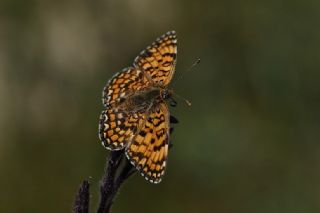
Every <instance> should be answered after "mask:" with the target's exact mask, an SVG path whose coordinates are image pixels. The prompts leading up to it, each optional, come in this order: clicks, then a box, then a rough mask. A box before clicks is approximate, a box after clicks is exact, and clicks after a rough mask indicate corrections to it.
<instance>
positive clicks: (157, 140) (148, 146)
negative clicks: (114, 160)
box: [126, 102, 170, 183]
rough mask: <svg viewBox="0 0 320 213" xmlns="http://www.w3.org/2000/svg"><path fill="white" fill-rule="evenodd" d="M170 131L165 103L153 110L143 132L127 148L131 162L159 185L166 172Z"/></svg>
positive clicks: (143, 127) (148, 115) (147, 177)
mask: <svg viewBox="0 0 320 213" xmlns="http://www.w3.org/2000/svg"><path fill="white" fill-rule="evenodd" d="M169 129H170V123H169V111H168V108H167V106H166V104H165V103H164V102H163V103H160V104H159V105H156V106H154V107H153V108H152V109H151V111H150V113H149V114H147V120H146V121H145V123H144V125H143V126H142V128H141V130H140V131H139V132H138V133H137V134H136V135H135V137H134V138H133V139H132V141H131V142H130V143H129V144H128V146H127V148H126V155H127V157H128V159H129V160H130V162H131V163H132V164H133V165H134V166H135V167H136V168H137V169H138V171H139V172H140V173H141V174H142V175H143V176H144V177H145V178H146V179H147V180H149V181H150V182H152V183H159V182H160V181H161V179H162V176H163V175H164V172H165V168H166V164H167V156H168V142H169Z"/></svg>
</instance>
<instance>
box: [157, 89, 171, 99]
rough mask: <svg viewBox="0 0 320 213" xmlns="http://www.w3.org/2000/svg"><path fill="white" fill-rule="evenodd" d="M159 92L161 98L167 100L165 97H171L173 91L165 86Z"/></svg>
mask: <svg viewBox="0 0 320 213" xmlns="http://www.w3.org/2000/svg"><path fill="white" fill-rule="evenodd" d="M160 94H161V97H162V99H163V100H167V99H170V98H172V96H173V91H172V90H170V89H167V88H165V89H162V90H161V92H160Z"/></svg>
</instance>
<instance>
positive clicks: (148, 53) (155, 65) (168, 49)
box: [134, 31, 177, 86]
mask: <svg viewBox="0 0 320 213" xmlns="http://www.w3.org/2000/svg"><path fill="white" fill-rule="evenodd" d="M176 57H177V36H176V33H175V32H174V31H170V32H168V33H166V34H164V35H163V36H161V37H160V38H158V39H157V40H156V41H155V42H153V43H152V44H151V45H150V46H149V47H147V48H146V49H145V50H143V51H142V52H141V53H140V55H139V56H138V57H137V58H136V59H135V61H134V65H135V67H137V68H138V69H141V70H143V71H145V72H146V73H147V74H148V75H149V76H150V77H151V79H152V80H153V81H154V82H155V83H156V84H158V85H164V86H166V85H168V84H169V83H170V81H171V79H172V77H173V73H174V68H175V64H176Z"/></svg>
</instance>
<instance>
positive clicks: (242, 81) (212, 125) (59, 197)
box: [0, 0, 320, 213]
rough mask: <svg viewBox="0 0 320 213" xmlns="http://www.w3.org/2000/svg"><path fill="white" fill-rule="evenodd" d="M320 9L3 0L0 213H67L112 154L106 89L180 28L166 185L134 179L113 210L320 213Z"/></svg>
mask: <svg viewBox="0 0 320 213" xmlns="http://www.w3.org/2000/svg"><path fill="white" fill-rule="evenodd" d="M319 20H320V2H319V1H318V0H306V1H279V0H271V1H267V0H264V1H253V0H251V1H250V0H247V1H236V0H227V1H211V0H200V1H192V0H176V1H171V0H162V1H150V0H126V1H116V0H98V1H89V0H80V1H79V0H78V1H76V0H68V1H49V0H29V1H25V0H24V1H23V0H2V1H1V2H0V171H1V174H0V188H1V192H0V212H27V213H28V212H41V213H42V212H46V213H51V212H52V213H56V212H70V211H71V209H72V204H73V201H74V196H75V193H76V192H77V190H78V186H79V184H80V183H81V181H82V180H83V179H84V178H88V177H89V176H91V177H92V179H91V182H92V187H91V195H92V197H91V198H92V202H91V207H92V209H91V210H92V211H91V212H94V211H93V210H94V208H95V207H96V205H97V202H98V184H99V180H100V178H101V175H102V174H103V167H104V164H105V157H106V156H107V154H108V153H109V152H108V151H107V150H105V149H104V148H103V147H102V146H101V144H100V142H99V139H98V134H97V131H98V129H97V128H98V118H99V114H100V112H101V110H102V109H103V107H102V103H101V92H102V88H103V86H104V85H105V83H106V82H107V81H108V79H109V78H110V77H111V76H113V75H114V74H115V73H116V72H118V71H120V70H121V69H123V68H124V67H127V66H130V65H131V63H132V62H133V59H134V58H135V56H136V55H137V54H138V53H139V52H140V51H141V50H142V49H144V48H145V47H146V46H147V45H149V44H150V43H151V42H153V41H154V40H155V39H156V38H157V37H158V36H160V35H162V34H163V33H165V32H166V31H169V30H176V32H177V34H178V43H179V44H178V45H179V46H178V64H177V67H176V73H175V77H177V76H178V75H180V74H183V73H184V72H185V71H186V70H187V69H188V67H190V65H191V64H192V63H193V62H194V61H195V60H196V59H197V58H201V63H200V64H199V65H198V66H196V67H195V68H194V70H193V71H192V72H187V73H186V74H185V75H184V77H183V78H182V79H181V80H180V81H178V82H177V83H176V84H175V85H174V88H173V89H174V90H175V91H176V92H177V93H178V94H180V95H182V96H184V97H186V98H187V99H190V100H191V101H192V107H188V106H186V104H184V103H183V101H179V105H178V107H177V108H174V109H171V112H172V114H174V115H175V116H176V117H177V118H179V120H180V123H179V124H178V125H177V126H176V128H175V132H174V134H173V135H172V142H173V143H174V147H173V149H172V150H170V153H169V163H168V170H167V173H166V175H165V177H164V180H163V182H162V183H161V184H158V185H153V184H150V183H148V182H146V181H145V180H144V179H143V178H142V177H140V175H135V176H134V177H133V178H131V179H130V180H129V181H128V182H126V184H125V185H124V187H123V188H122V189H121V191H120V194H119V196H118V197H117V200H116V202H115V205H114V208H113V212H115V213H116V212H154V213H158V212H159V213H160V212H208V213H211V212H219V213H233V212H237V213H238V212H246V213H256V212H259V213H264V212H265V213H270V212H279V213H280V212H281V213H285V212H288V213H295V212H297V213H298V212H299V213H300V212H303V213H305V212H308V213H309V212H311V213H313V212H319V211H320V140H319V139H320V113H319V108H320V53H319V50H320V27H319V23H320V22H319Z"/></svg>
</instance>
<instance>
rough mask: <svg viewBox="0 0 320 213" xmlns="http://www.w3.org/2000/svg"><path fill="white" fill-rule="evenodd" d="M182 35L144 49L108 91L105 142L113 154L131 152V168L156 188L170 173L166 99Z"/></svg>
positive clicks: (102, 137)
mask: <svg viewBox="0 0 320 213" xmlns="http://www.w3.org/2000/svg"><path fill="white" fill-rule="evenodd" d="M176 57H177V36H176V33H175V31H169V32H167V33H166V34H164V35H162V36H161V37H159V38H158V39H157V40H156V41H155V42H153V43H152V44H151V45H150V46H148V47H147V48H146V49H145V50H143V51H142V52H141V53H140V54H139V55H138V56H137V57H136V58H135V60H134V63H133V66H131V67H127V68H125V69H123V70H122V71H120V72H119V73H116V74H115V75H114V76H113V77H112V78H111V79H110V80H109V82H108V83H107V85H106V86H105V87H104V89H103V98H102V102H103V105H104V107H105V109H104V110H103V111H102V113H101V115H100V122H99V138H100V140H101V141H102V145H103V146H104V147H105V148H107V149H109V150H122V149H124V150H125V154H126V156H127V158H128V160H129V161H130V162H131V164H132V165H133V166H134V167H135V168H136V169H137V170H138V171H139V172H140V174H141V175H142V176H144V177H145V179H146V180H148V181H150V182H151V183H159V182H160V181H161V180H162V177H163V175H164V173H165V169H166V166H167V156H168V148H169V137H170V113H169V109H168V106H167V104H166V102H165V101H166V100H168V99H169V100H170V99H171V98H172V94H173V93H172V91H171V90H169V89H168V88H167V87H168V84H169V83H170V81H171V79H172V77H173V74H174V71H175V65H176Z"/></svg>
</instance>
